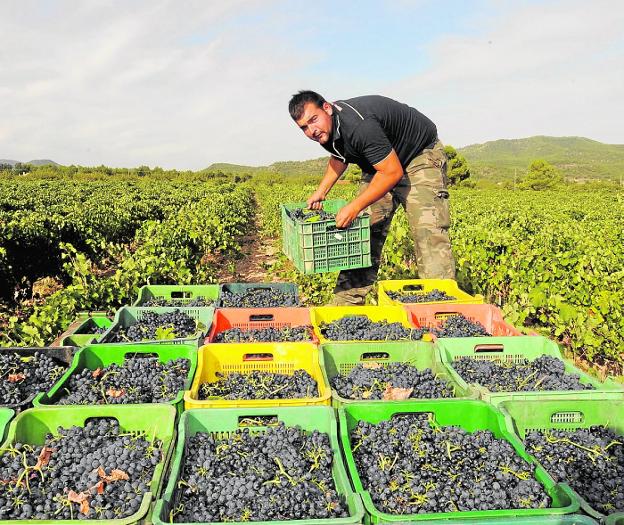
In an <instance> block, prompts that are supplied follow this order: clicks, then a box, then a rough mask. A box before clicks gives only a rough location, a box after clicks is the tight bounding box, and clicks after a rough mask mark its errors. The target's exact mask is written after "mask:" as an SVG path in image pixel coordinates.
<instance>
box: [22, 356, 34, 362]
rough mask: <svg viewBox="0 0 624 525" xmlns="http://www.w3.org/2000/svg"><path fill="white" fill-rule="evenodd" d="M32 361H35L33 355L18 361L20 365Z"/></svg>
mask: <svg viewBox="0 0 624 525" xmlns="http://www.w3.org/2000/svg"><path fill="white" fill-rule="evenodd" d="M34 360H35V356H34V355H27V356H24V357H20V361H21V362H22V363H30V362H31V361H34Z"/></svg>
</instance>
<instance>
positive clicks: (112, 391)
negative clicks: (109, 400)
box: [106, 387, 126, 398]
mask: <svg viewBox="0 0 624 525" xmlns="http://www.w3.org/2000/svg"><path fill="white" fill-rule="evenodd" d="M125 393H126V390H125V389H124V388H121V389H119V390H117V389H115V388H113V387H111V388H109V389H108V390H107V391H106V395H107V396H110V397H114V398H117V397H121V396H123V395H125Z"/></svg>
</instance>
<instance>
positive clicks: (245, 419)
mask: <svg viewBox="0 0 624 525" xmlns="http://www.w3.org/2000/svg"><path fill="white" fill-rule="evenodd" d="M278 422H279V419H278V417H277V415H262V416H259V415H252V416H238V426H239V427H247V428H248V427H268V426H274V425H277V424H278Z"/></svg>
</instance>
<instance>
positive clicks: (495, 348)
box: [474, 344, 505, 354]
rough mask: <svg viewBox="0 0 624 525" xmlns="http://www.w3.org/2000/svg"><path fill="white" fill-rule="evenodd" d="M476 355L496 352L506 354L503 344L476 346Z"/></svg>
mask: <svg viewBox="0 0 624 525" xmlns="http://www.w3.org/2000/svg"><path fill="white" fill-rule="evenodd" d="M474 351H475V354H479V353H483V354H487V353H496V352H504V351H505V346H504V345H502V344H482V345H475V347H474Z"/></svg>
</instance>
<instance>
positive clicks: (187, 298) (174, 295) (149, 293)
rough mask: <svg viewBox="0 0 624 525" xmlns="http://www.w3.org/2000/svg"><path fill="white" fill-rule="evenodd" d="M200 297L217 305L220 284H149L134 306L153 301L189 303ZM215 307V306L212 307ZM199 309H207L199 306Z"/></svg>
mask: <svg viewBox="0 0 624 525" xmlns="http://www.w3.org/2000/svg"><path fill="white" fill-rule="evenodd" d="M198 297H203V298H204V299H210V300H212V302H213V303H216V301H217V298H218V297H219V285H218V284H187V285H182V284H172V285H169V284H148V285H145V286H142V287H141V288H140V289H139V296H138V297H137V300H136V301H134V303H132V306H142V305H144V304H145V303H146V302H148V301H151V300H152V299H165V300H172V299H173V300H175V301H180V302H181V303H189V302H191V301H192V300H194V299H197V298H198ZM212 306H214V304H213V305H212ZM197 308H207V307H205V306H198V307H197Z"/></svg>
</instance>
